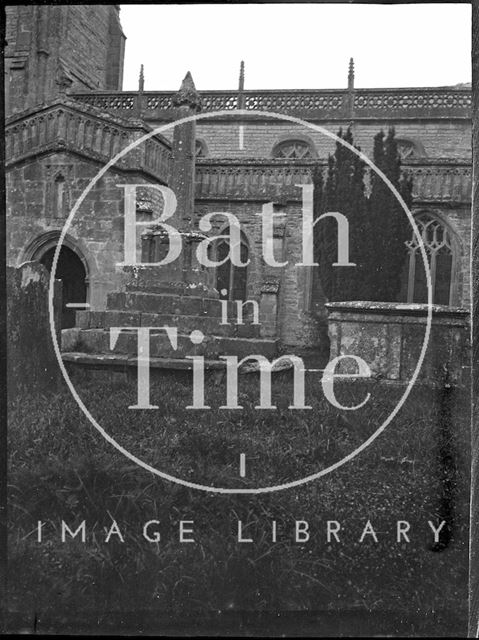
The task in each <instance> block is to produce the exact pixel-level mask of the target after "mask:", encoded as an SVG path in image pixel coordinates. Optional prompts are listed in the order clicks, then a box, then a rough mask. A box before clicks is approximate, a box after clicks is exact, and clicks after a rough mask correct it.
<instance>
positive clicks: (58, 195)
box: [55, 173, 65, 218]
mask: <svg viewBox="0 0 479 640" xmlns="http://www.w3.org/2000/svg"><path fill="white" fill-rule="evenodd" d="M64 212H65V178H64V177H63V176H62V174H61V173H60V174H58V175H57V177H56V178H55V217H56V218H62V217H63V215H64Z"/></svg>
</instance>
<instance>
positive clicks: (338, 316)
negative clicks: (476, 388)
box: [326, 302, 470, 384]
mask: <svg viewBox="0 0 479 640" xmlns="http://www.w3.org/2000/svg"><path fill="white" fill-rule="evenodd" d="M326 307H327V310H328V328H329V338H330V359H333V358H336V357H337V356H339V355H346V354H347V355H355V356H359V357H360V358H362V359H363V360H364V361H365V362H366V363H367V364H368V366H369V368H370V370H371V373H372V376H373V377H375V378H377V379H384V380H389V381H394V382H400V383H407V382H409V380H410V379H411V377H412V375H413V372H414V370H415V368H416V366H417V362H418V359H419V356H420V353H421V349H422V345H423V342H424V338H425V332H426V320H427V305H420V304H391V303H380V302H374V303H373V302H369V303H368V302H334V303H328V304H326ZM469 332H470V328H469V313H468V312H467V311H466V310H465V309H462V308H457V307H444V306H438V305H434V306H433V315H432V325H431V332H430V337H429V341H428V345H427V350H426V354H425V358H424V361H423V364H422V367H421V370H420V371H419V375H418V378H417V380H418V381H419V382H428V383H432V384H435V383H437V384H442V383H444V380H445V375H446V371H447V372H449V381H450V382H451V383H454V384H468V383H469V381H470V357H469V350H470V339H469ZM337 371H338V373H357V366H356V365H355V363H354V362H353V361H352V360H344V361H343V362H342V363H341V365H340V366H339V367H338V369H337Z"/></svg>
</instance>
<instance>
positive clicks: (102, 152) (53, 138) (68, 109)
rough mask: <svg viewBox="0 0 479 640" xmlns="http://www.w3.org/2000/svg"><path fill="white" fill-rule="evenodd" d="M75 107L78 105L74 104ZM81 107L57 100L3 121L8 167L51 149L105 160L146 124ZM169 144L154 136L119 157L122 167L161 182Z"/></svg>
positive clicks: (166, 166)
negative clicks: (140, 172) (125, 120)
mask: <svg viewBox="0 0 479 640" xmlns="http://www.w3.org/2000/svg"><path fill="white" fill-rule="evenodd" d="M79 107H80V108H79ZM90 111H91V110H85V111H84V110H83V109H82V108H81V105H77V104H75V103H73V104H72V105H69V104H68V103H63V102H58V103H55V104H52V105H50V106H48V107H46V108H44V109H42V110H41V111H36V112H34V113H31V112H24V113H22V114H21V115H15V116H12V117H10V118H8V119H7V122H6V129H5V154H6V165H7V168H8V167H9V166H11V165H13V164H15V163H17V162H20V161H22V160H24V159H25V158H27V157H29V156H31V155H33V154H40V153H45V152H52V151H56V152H58V151H72V152H74V153H77V154H80V155H84V156H87V157H88V158H93V159H96V160H98V161H100V162H102V163H104V164H106V162H108V161H109V160H111V159H112V158H113V157H114V156H115V154H117V153H118V152H119V151H121V150H122V149H124V148H125V147H126V146H127V145H128V144H130V143H131V142H133V141H134V140H135V139H138V138H139V137H140V136H142V135H144V134H145V133H146V132H147V131H148V128H146V127H145V126H144V125H143V124H141V123H140V122H138V121H136V122H129V123H125V122H121V121H119V120H118V119H117V118H113V117H111V116H110V115H108V114H105V116H104V117H103V116H102V115H99V114H98V113H92V112H90ZM170 153H171V147H170V144H169V142H168V141H167V140H166V138H163V137H162V136H159V135H155V136H153V137H152V138H150V139H149V140H147V141H146V142H145V143H143V144H141V145H139V146H138V147H136V148H135V149H134V150H132V151H131V152H130V153H127V154H126V155H125V156H124V157H123V158H121V159H120V160H119V161H118V167H119V168H121V169H125V170H139V171H144V172H146V173H148V174H149V175H151V176H152V177H153V178H155V179H157V180H159V181H160V182H162V183H166V181H167V178H168V169H169V162H170Z"/></svg>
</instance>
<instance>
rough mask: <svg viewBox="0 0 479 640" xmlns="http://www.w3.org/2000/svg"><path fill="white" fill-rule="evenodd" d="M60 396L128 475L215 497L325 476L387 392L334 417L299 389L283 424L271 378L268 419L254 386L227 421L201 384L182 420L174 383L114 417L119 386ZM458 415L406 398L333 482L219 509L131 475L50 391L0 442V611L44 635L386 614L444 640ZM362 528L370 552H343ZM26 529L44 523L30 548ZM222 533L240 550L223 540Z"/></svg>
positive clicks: (461, 472)
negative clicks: (301, 531) (113, 622)
mask: <svg viewBox="0 0 479 640" xmlns="http://www.w3.org/2000/svg"><path fill="white" fill-rule="evenodd" d="M77 390H78V392H79V393H80V396H81V397H82V399H83V400H84V401H85V404H86V405H87V406H88V407H89V408H90V410H91V411H92V413H93V415H94V416H95V418H96V419H97V420H98V421H99V422H100V424H102V426H104V428H105V429H106V430H107V432H108V433H110V434H112V435H113V436H114V437H115V438H116V439H117V440H118V441H119V442H120V444H122V445H123V446H124V447H125V448H127V449H128V450H129V451H131V452H132V453H134V454H135V455H137V456H139V457H140V458H141V459H143V460H146V461H147V462H148V463H150V464H152V465H154V466H156V467H158V468H160V469H161V470H162V471H166V472H168V473H172V474H173V475H175V476H178V477H181V478H184V479H189V480H192V481H195V482H201V483H202V484H206V485H211V486H224V487H238V486H243V487H253V486H258V485H261V486H270V485H272V484H279V483H283V482H288V481H291V480H295V479H297V478H299V477H303V476H305V475H307V474H309V473H314V472H315V471H318V470H319V469H321V468H325V467H326V466H328V465H329V464H331V463H332V462H335V461H337V460H340V459H341V458H342V457H343V456H344V455H346V454H348V453H349V452H351V451H353V450H354V449H355V448H356V447H357V446H358V445H359V444H360V443H361V442H362V441H363V440H364V439H365V437H367V436H369V435H370V434H371V433H373V432H374V431H375V429H376V428H377V426H378V422H379V420H381V418H382V419H384V417H385V416H386V415H388V413H389V411H390V410H391V408H392V407H393V406H394V405H395V403H396V401H397V398H398V397H399V393H400V391H399V389H396V388H394V387H389V386H385V385H382V384H378V385H377V386H375V387H373V388H370V389H369V390H370V391H371V394H372V396H371V400H370V402H368V403H367V404H366V405H365V407H364V408H363V409H361V410H359V411H357V412H340V411H338V410H336V409H334V407H332V406H331V405H330V404H329V403H328V402H327V401H326V400H325V399H324V397H323V396H322V394H321V392H320V386H319V384H318V379H310V380H308V384H307V399H308V401H309V402H310V403H311V404H312V406H313V409H312V410H310V411H291V410H289V409H288V405H289V403H290V398H291V397H292V393H291V382H290V380H289V378H288V376H287V375H285V374H278V376H277V377H276V378H275V382H274V394H273V398H274V400H275V401H276V402H277V404H278V409H277V410H276V411H268V410H256V409H254V406H255V404H257V402H258V379H257V377H256V376H254V375H250V376H244V377H242V380H241V387H240V399H241V402H242V404H243V405H244V409H243V410H236V411H233V410H230V411H228V410H219V409H218V407H219V406H221V405H222V404H224V399H225V389H224V382H223V381H221V380H220V381H218V380H216V381H215V380H214V379H211V381H210V382H209V383H208V386H207V393H206V395H207V401H208V403H209V404H210V405H211V407H212V409H211V410H210V411H198V410H197V411H192V410H186V409H185V406H186V405H187V404H189V402H190V400H191V389H190V382H189V381H188V380H185V379H183V378H180V377H179V376H175V375H169V376H168V375H164V376H163V377H162V378H161V379H159V380H157V381H155V383H154V384H153V385H152V394H151V397H152V401H153V402H156V403H157V404H158V405H159V406H160V408H159V409H158V410H154V411H131V410H128V409H126V407H127V406H128V405H129V404H133V402H134V401H135V393H136V391H135V384H134V382H128V381H124V382H111V381H109V382H103V383H99V382H98V380H95V379H88V378H83V379H79V381H78V384H77ZM364 393H365V389H364V387H362V386H361V385H359V384H358V385H354V386H353V387H351V386H349V387H345V388H343V389H342V390H340V391H338V397H340V398H342V400H343V401H344V402H345V403H347V402H350V403H353V402H357V401H359V400H360V399H362V398H363V397H364ZM467 402H468V399H467V395H466V393H465V392H462V391H461V390H459V389H454V390H452V391H451V392H450V393H449V395H448V396H447V397H445V396H443V395H441V392H440V391H438V390H431V389H426V388H420V387H417V388H415V389H414V390H413V392H412V395H411V396H410V398H409V400H408V401H407V402H406V404H405V406H404V407H403V409H402V410H401V411H400V413H399V415H398V416H397V418H396V419H395V420H394V422H393V423H392V424H391V425H390V426H389V428H388V429H387V430H386V431H385V432H384V433H383V434H382V435H381V436H380V437H379V438H378V439H377V440H376V441H375V442H374V443H373V444H371V445H370V446H369V447H368V449H367V450H366V451H364V452H363V453H362V454H360V455H359V456H358V457H357V458H355V459H354V460H353V461H351V462H349V463H348V464H346V465H345V466H343V467H341V468H339V469H337V470H336V471H334V472H333V473H331V474H329V475H327V476H325V477H323V478H320V479H318V480H316V481H313V482H310V483H308V484H305V485H303V486H300V487H297V488H295V489H288V490H286V491H281V492H277V493H268V494H263V495H229V496H225V495H218V494H211V493H205V492H200V491H197V490H193V489H189V488H186V487H183V486H180V485H177V484H174V483H171V482H168V481H165V480H163V479H161V478H158V477H156V476H154V475H153V474H151V473H150V472H147V471H145V470H143V469H140V468H139V467H137V466H136V465H135V464H134V463H133V462H131V461H130V460H128V459H127V458H125V457H124V456H122V455H121V454H120V453H119V452H117V451H116V450H115V449H114V448H113V447H112V446H111V445H110V444H108V443H107V442H106V441H105V440H104V439H103V438H102V437H101V435H100V434H99V433H98V432H97V431H96V430H95V429H94V428H93V427H92V426H91V425H90V423H89V422H88V421H87V420H86V418H85V417H84V416H83V414H82V413H81V411H80V410H79V408H78V407H77V405H76V403H75V402H74V400H73V398H72V397H71V396H70V394H69V393H68V391H67V390H66V389H61V390H59V391H57V392H55V393H52V394H50V395H48V396H32V395H25V396H22V397H17V398H16V399H15V401H13V402H12V403H11V406H10V427H9V500H10V502H9V526H10V550H9V559H10V562H9V581H10V582H9V606H10V609H11V611H16V612H20V613H21V612H24V613H29V614H30V613H31V612H32V611H35V612H42V614H43V615H47V616H48V615H50V616H53V617H54V618H55V619H56V620H60V619H63V620H66V619H69V618H70V619H71V616H72V614H71V611H73V610H74V611H75V612H77V613H76V614H75V615H82V612H83V614H85V615H86V614H87V612H96V614H97V615H99V616H102V615H103V616H106V617H108V616H114V615H115V613H116V614H119V613H123V614H124V613H125V612H135V611H137V612H138V611H146V612H150V613H151V614H153V615H156V616H161V615H166V614H168V615H171V616H173V617H174V618H175V617H176V619H177V620H181V619H182V617H184V616H186V615H191V613H192V612H194V611H196V612H198V614H199V613H200V612H218V611H221V612H232V613H234V612H242V611H255V612H264V613H266V612H272V611H277V610H281V611H291V612H293V611H296V612H297V611H301V612H308V611H313V612H323V613H326V612H330V613H331V614H334V612H348V611H349V612H351V611H353V612H354V611H356V612H357V611H359V612H364V613H365V614H367V613H371V612H372V613H375V615H377V614H379V613H380V612H383V613H384V612H392V613H394V614H396V615H397V616H399V618H402V619H403V621H404V620H406V621H409V622H410V621H411V620H415V619H417V625H420V624H423V623H422V622H421V623H420V622H419V621H420V620H421V619H422V618H424V616H429V617H431V616H432V617H433V616H437V615H439V613H441V612H442V613H444V614H445V615H446V619H447V622H446V623H445V624H446V626H444V627H443V628H442V629H441V630H440V631H441V633H442V632H443V631H444V632H445V633H447V631H448V629H449V631H451V629H452V630H453V631H457V628H458V626H461V625H463V624H465V619H466V603H467V540H468V531H467V510H468V471H467V469H468V464H469V462H468V461H469V456H468V429H469V425H468V416H467V414H468V410H467ZM448 416H449V417H448ZM239 452H244V453H245V454H246V460H247V474H246V477H245V478H240V477H239ZM443 518H444V519H446V520H447V521H448V526H447V528H445V530H444V531H443V532H442V535H441V540H440V544H438V545H433V544H432V542H433V540H432V534H431V532H430V530H429V528H428V525H427V521H428V520H432V521H434V523H436V524H437V523H439V521H440V520H442V519H443ZM83 519H85V520H86V522H87V540H86V543H85V544H82V543H81V542H80V541H79V540H78V539H75V540H69V539H67V541H66V542H65V543H62V542H61V540H60V525H61V520H64V521H66V522H67V523H68V524H69V526H70V527H71V528H76V527H77V526H78V525H79V524H80V522H81V521H82V520H83ZM151 519H158V520H160V522H161V524H160V526H159V529H160V532H161V540H160V542H159V543H149V542H147V541H146V540H145V539H144V538H143V537H142V526H143V524H144V523H145V522H146V521H148V520H151ZM368 519H369V520H371V522H372V524H373V526H374V529H375V530H376V532H377V535H378V542H377V543H375V542H374V541H373V540H372V539H371V536H369V537H368V538H367V539H366V540H365V541H364V542H363V543H360V542H359V537H360V535H361V532H362V530H363V527H364V525H365V524H366V522H367V520H368ZM401 519H403V520H407V521H409V522H410V524H411V531H410V538H411V542H410V543H409V544H407V543H405V542H402V543H397V542H396V539H395V527H396V521H397V520H401ZM37 520H42V521H43V522H45V523H46V524H45V526H44V540H43V542H42V543H40V544H39V543H38V542H37V541H36V522H37ZM112 520H115V521H116V522H117V523H118V526H119V528H120V530H121V532H122V534H123V536H124V539H125V542H124V543H121V542H120V541H119V540H118V537H117V536H113V537H112V540H111V541H110V542H109V543H105V527H106V528H108V527H110V525H111V522H112ZM180 520H193V521H194V537H195V540H196V542H195V544H181V543H180V542H179V538H178V527H179V524H178V523H179V521H180ZM238 520H241V521H242V522H243V526H244V527H245V534H244V535H246V536H249V537H251V538H253V540H254V542H253V543H248V544H246V543H245V544H240V543H238V542H237V541H236V533H237V521H238ZM273 520H274V521H276V523H277V532H278V533H277V542H276V543H275V544H272V542H271V522H272V521H273ZM295 520H306V521H308V522H309V526H310V534H311V537H310V540H309V541H308V542H306V543H303V544H301V543H297V542H295V541H294V526H295ZM327 520H337V521H340V523H341V525H342V531H341V542H340V543H336V542H334V541H332V542H331V543H330V544H328V543H327V541H326V521H327ZM69 612H70V613H69ZM342 615H343V614H342ZM411 624H412V623H411ZM431 624H432V625H434V624H435V623H434V622H433V620H432V618H431ZM447 625H449V627H448V626H447ZM413 627H414V624H413ZM461 628H462V627H461ZM432 629H435V627H434V626H432ZM438 632H439V631H438V630H436V633H438Z"/></svg>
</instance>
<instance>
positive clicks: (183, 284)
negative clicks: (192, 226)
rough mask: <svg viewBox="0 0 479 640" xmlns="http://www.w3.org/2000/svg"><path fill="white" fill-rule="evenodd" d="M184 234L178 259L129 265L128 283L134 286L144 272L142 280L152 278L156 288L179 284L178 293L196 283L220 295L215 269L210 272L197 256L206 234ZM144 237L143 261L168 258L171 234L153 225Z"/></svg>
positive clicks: (215, 294)
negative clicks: (215, 284) (160, 284)
mask: <svg viewBox="0 0 479 640" xmlns="http://www.w3.org/2000/svg"><path fill="white" fill-rule="evenodd" d="M180 235H181V242H182V245H181V246H182V250H181V255H179V256H178V258H176V260H174V261H173V262H171V263H168V264H160V265H158V266H156V265H149V266H144V267H134V268H131V267H126V268H125V269H124V273H125V275H126V279H125V282H126V283H127V285H133V286H134V284H135V280H136V279H137V277H138V274H139V273H140V272H141V273H142V279H141V282H144V283H146V282H147V281H148V282H149V283H150V284H151V286H153V287H154V286H157V285H158V283H160V282H161V283H163V284H169V283H176V284H177V285H178V287H179V288H178V292H179V293H181V291H182V288H183V289H188V288H189V287H195V286H196V287H201V288H202V290H204V291H205V293H206V292H208V293H209V294H210V295H211V297H217V296H218V294H217V292H216V290H215V289H214V286H213V281H214V278H213V276H214V274H213V273H212V272H211V270H210V271H208V269H207V268H206V267H205V266H204V265H202V264H201V263H200V262H199V261H198V259H197V247H198V244H199V242H201V241H202V240H205V239H206V236H204V235H203V234H200V233H196V232H192V231H180ZM141 240H142V242H141V261H142V263H145V264H146V265H148V263H156V262H162V261H164V259H165V257H166V256H167V254H168V250H169V246H170V242H169V238H168V234H166V233H165V232H164V230H162V229H156V228H155V227H150V228H149V229H148V230H147V231H146V232H145V233H144V234H143V235H142V239H141Z"/></svg>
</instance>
